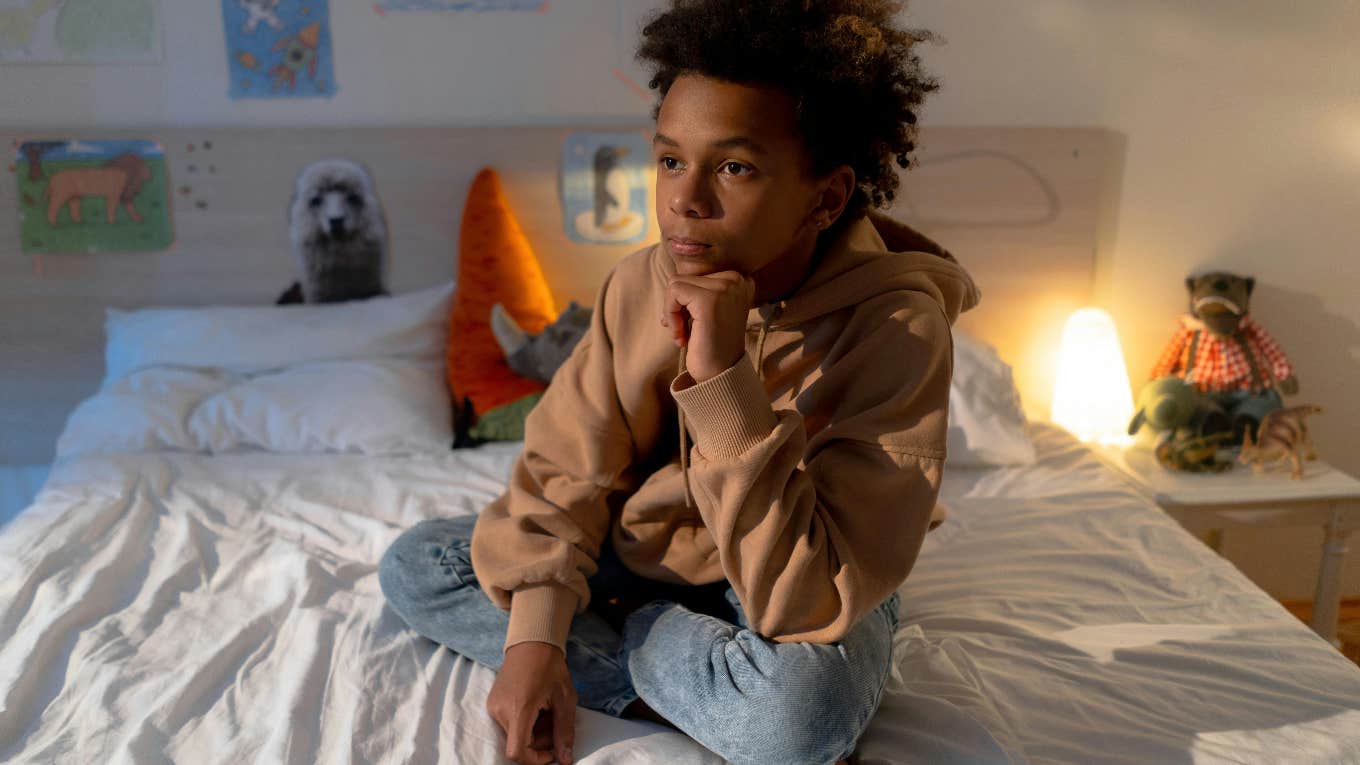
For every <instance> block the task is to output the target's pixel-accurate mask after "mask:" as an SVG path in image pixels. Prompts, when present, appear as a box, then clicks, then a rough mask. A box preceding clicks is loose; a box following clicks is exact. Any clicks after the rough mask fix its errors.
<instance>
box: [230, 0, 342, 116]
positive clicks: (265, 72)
mask: <svg viewBox="0 0 1360 765" xmlns="http://www.w3.org/2000/svg"><path fill="white" fill-rule="evenodd" d="M222 26H223V29H224V30H225V33H226V38H227V70H228V72H229V73H230V76H231V88H230V90H229V92H230V94H231V97H232V98H238V99H239V98H308V97H312V98H315V97H322V98H330V97H331V96H333V95H335V75H334V64H333V58H334V56H333V52H332V48H331V30H330V6H329V2H328V0H222Z"/></svg>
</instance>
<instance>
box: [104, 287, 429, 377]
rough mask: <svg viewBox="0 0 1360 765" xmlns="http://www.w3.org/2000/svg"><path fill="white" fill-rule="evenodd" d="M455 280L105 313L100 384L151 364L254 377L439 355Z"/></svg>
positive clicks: (152, 365) (111, 310) (112, 309)
mask: <svg viewBox="0 0 1360 765" xmlns="http://www.w3.org/2000/svg"><path fill="white" fill-rule="evenodd" d="M453 288H454V283H453V282H448V283H447V284H442V285H440V286H438V287H430V288H428V289H424V290H420V291H417V292H410V293H406V294H404V295H396V296H391V297H376V298H370V299H368V300H354V301H349V302H345V303H325V304H320V305H306V304H303V305H285V306H272V305H271V306H209V307H204V308H145V309H142V310H138V311H130V312H129V311H120V310H118V309H116V308H110V309H108V310H107V311H106V316H105V322H104V328H105V332H106V333H107V337H108V345H107V346H106V348H105V351H104V360H105V363H106V366H107V370H106V372H105V375H104V381H105V383H108V382H109V381H112V380H117V379H119V378H122V377H126V376H127V375H129V374H131V373H132V372H135V371H136V370H138V369H146V368H148V367H155V366H179V367H209V368H214V369H227V370H231V371H234V372H242V373H255V372H262V371H264V370H267V369H275V368H278V367H284V366H288V365H291V364H305V363H309V362H314V361H337V360H341V359H361V358H372V357H391V356H435V355H439V356H442V355H443V354H444V338H445V331H446V326H447V324H448V316H449V301H450V299H451V297H452V295H453Z"/></svg>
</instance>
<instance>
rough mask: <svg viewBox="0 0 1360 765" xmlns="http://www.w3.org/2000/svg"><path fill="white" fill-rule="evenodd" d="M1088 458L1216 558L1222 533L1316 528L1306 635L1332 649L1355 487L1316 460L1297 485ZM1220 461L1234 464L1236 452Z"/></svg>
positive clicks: (1151, 460) (1281, 479)
mask: <svg viewBox="0 0 1360 765" xmlns="http://www.w3.org/2000/svg"><path fill="white" fill-rule="evenodd" d="M1092 451H1094V452H1095V453H1096V455H1097V456H1098V457H1100V458H1101V459H1102V460H1103V461H1104V462H1105V463H1106V464H1108V465H1110V466H1111V467H1113V468H1115V469H1116V470H1117V471H1118V472H1119V473H1120V474H1121V475H1122V476H1123V477H1124V478H1125V479H1126V480H1127V481H1128V482H1129V483H1130V484H1131V485H1132V486H1133V487H1134V488H1136V489H1137V490H1138V491H1139V492H1141V493H1142V494H1144V495H1145V496H1146V497H1147V498H1148V499H1150V500H1152V502H1154V503H1155V504H1156V505H1157V506H1158V507H1160V508H1162V510H1164V511H1165V512H1166V513H1167V514H1168V515H1170V516H1171V517H1173V518H1175V519H1176V520H1177V521H1179V522H1180V523H1181V525H1182V526H1184V527H1185V528H1186V529H1187V530H1189V531H1192V532H1196V533H1199V532H1208V537H1207V539H1206V541H1207V543H1208V544H1209V546H1210V547H1212V548H1214V551H1215V552H1221V550H1220V547H1221V545H1222V541H1223V530H1224V529H1225V528H1228V527H1230V526H1277V527H1278V526H1321V527H1322V528H1323V530H1324V535H1323V542H1322V565H1321V566H1320V567H1319V569H1318V580H1317V589H1316V591H1315V594H1314V600H1313V623H1312V627H1313V631H1314V632H1316V633H1317V634H1319V635H1321V636H1322V637H1323V638H1324V639H1326V640H1327V641H1329V642H1331V643H1332V644H1333V645H1336V644H1337V640H1336V618H1337V611H1338V610H1339V609H1340V604H1341V564H1342V561H1344V560H1345V557H1346V536H1347V535H1348V534H1350V532H1351V531H1352V530H1354V529H1355V528H1356V527H1357V526H1360V481H1357V480H1356V479H1355V478H1353V477H1351V476H1349V475H1347V474H1346V473H1343V472H1341V471H1340V470H1337V469H1336V468H1334V467H1332V466H1330V465H1328V464H1327V463H1325V462H1322V461H1320V460H1315V461H1312V462H1308V463H1306V467H1307V469H1306V470H1305V472H1304V475H1303V478H1301V479H1298V480H1293V479H1291V478H1290V477H1289V468H1288V467H1286V466H1279V467H1276V468H1275V469H1274V470H1267V471H1266V472H1265V473H1262V474H1260V475H1257V474H1255V473H1253V472H1252V469H1251V467H1250V466H1248V465H1236V464H1235V465H1233V467H1232V469H1231V470H1228V471H1226V472H1223V473H1181V472H1175V471H1171V470H1167V469H1166V468H1164V467H1162V466H1161V465H1160V464H1158V462H1157V458H1156V457H1155V456H1153V454H1152V452H1151V451H1150V450H1148V449H1144V448H1138V447H1129V448H1118V447H1108V446H1096V447H1092ZM1223 454H1225V455H1226V454H1231V455H1232V456H1233V457H1234V458H1236V450H1232V451H1225V452H1224V453H1223Z"/></svg>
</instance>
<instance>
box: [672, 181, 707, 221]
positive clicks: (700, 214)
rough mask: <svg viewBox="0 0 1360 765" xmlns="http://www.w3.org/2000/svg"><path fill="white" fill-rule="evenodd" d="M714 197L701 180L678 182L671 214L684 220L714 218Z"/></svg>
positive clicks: (674, 191) (673, 195) (673, 196)
mask: <svg viewBox="0 0 1360 765" xmlns="http://www.w3.org/2000/svg"><path fill="white" fill-rule="evenodd" d="M712 200H713V196H712V192H711V190H710V189H708V188H707V186H706V185H705V184H704V183H703V182H702V181H701V180H690V179H683V180H680V181H677V182H676V184H675V188H674V189H673V193H672V194H671V202H670V208H671V212H673V213H675V214H676V215H679V216H680V217H682V218H709V217H712V216H713V201H712Z"/></svg>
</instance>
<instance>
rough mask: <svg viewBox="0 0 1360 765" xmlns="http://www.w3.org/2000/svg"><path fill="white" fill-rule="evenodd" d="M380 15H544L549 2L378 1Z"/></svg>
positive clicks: (505, 0)
mask: <svg viewBox="0 0 1360 765" xmlns="http://www.w3.org/2000/svg"><path fill="white" fill-rule="evenodd" d="M373 10H375V11H377V12H378V15H380V16H381V15H383V14H385V13H388V12H390V11H474V12H475V11H532V12H534V13H544V12H546V11H547V10H548V0H377V2H375V3H374V4H373Z"/></svg>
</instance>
